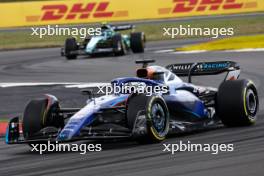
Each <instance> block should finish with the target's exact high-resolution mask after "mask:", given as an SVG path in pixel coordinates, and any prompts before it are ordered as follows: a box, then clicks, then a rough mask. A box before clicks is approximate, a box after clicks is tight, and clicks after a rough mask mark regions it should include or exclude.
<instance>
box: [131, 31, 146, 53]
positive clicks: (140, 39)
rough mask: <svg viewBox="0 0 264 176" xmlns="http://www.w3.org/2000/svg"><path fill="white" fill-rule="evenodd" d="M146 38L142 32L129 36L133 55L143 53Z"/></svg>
mask: <svg viewBox="0 0 264 176" xmlns="http://www.w3.org/2000/svg"><path fill="white" fill-rule="evenodd" d="M145 42H146V37H145V34H144V33H143V32H134V33H131V34H130V46H131V50H132V51H133V53H143V52H144V49H145Z"/></svg>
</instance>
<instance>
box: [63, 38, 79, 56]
mask: <svg viewBox="0 0 264 176" xmlns="http://www.w3.org/2000/svg"><path fill="white" fill-rule="evenodd" d="M64 48H65V56H66V59H67V60H73V59H76V58H77V54H74V53H73V52H76V51H77V50H78V45H77V42H76V39H75V38H73V37H71V38H67V39H66V41H65V45H64Z"/></svg>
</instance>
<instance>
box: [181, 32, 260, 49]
mask: <svg viewBox="0 0 264 176" xmlns="http://www.w3.org/2000/svg"><path fill="white" fill-rule="evenodd" d="M246 48H264V35H254V36H240V37H231V38H225V39H219V40H215V41H211V42H205V43H201V44H196V45H190V46H185V47H183V48H177V49H176V50H177V51H179V50H180V51H193V50H209V51H216V50H234V49H246Z"/></svg>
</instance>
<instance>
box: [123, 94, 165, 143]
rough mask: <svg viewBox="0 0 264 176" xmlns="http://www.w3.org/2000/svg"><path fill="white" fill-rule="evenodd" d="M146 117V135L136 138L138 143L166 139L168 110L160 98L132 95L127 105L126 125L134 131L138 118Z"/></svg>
mask: <svg viewBox="0 0 264 176" xmlns="http://www.w3.org/2000/svg"><path fill="white" fill-rule="evenodd" d="M139 115H140V116H142V115H144V116H145V117H146V133H145V134H144V135H140V136H137V137H136V140H137V141H138V142H139V143H144V144H145V143H156V142H161V141H163V140H164V139H165V138H166V135H167V134H168V131H169V110H168V107H167V105H166V103H165V101H164V100H163V98H162V97H160V96H155V95H153V96H146V95H144V94H136V95H132V96H131V97H130V98H129V100H128V103H127V123H128V127H129V128H130V129H134V126H135V122H136V119H137V118H138V116H139Z"/></svg>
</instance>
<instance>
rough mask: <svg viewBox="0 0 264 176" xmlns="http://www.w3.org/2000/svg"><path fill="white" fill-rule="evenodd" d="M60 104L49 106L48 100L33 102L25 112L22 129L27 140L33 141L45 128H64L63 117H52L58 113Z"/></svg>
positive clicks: (42, 99)
mask: <svg viewBox="0 0 264 176" xmlns="http://www.w3.org/2000/svg"><path fill="white" fill-rule="evenodd" d="M58 109H59V104H58V103H54V104H53V105H52V106H50V107H49V106H48V99H47V98H41V99H35V100H31V101H30V102H29V103H28V104H27V106H26V108H25V111H24V115H23V121H22V128H23V134H24V138H25V139H27V140H28V139H32V138H34V136H35V135H37V134H38V132H40V130H42V129H43V128H45V127H56V128H59V127H62V126H64V121H63V117H61V116H59V115H56V116H54V115H52V113H53V112H57V110H58Z"/></svg>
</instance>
